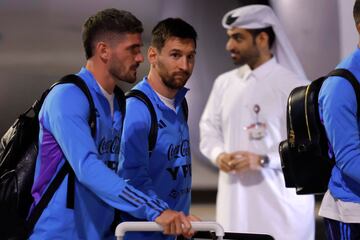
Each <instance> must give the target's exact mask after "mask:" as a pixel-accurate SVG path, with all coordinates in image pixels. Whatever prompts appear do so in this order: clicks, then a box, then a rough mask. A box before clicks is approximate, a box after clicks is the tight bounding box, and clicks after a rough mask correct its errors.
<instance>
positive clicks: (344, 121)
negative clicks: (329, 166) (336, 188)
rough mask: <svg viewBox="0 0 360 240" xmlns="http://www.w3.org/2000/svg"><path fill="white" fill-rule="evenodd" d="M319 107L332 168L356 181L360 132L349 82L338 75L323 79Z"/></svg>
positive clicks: (359, 181) (359, 158)
mask: <svg viewBox="0 0 360 240" xmlns="http://www.w3.org/2000/svg"><path fill="white" fill-rule="evenodd" d="M319 109H320V114H321V115H322V119H323V122H324V126H325V129H326V133H327V137H328V139H329V141H330V143H331V146H332V148H333V152H334V154H335V159H336V167H337V168H339V169H340V171H341V172H342V173H343V174H345V175H346V176H348V177H350V178H351V179H353V180H354V181H356V182H357V183H359V184H360V174H359V172H360V136H359V133H360V132H359V122H358V117H357V101H356V95H355V92H354V89H353V87H352V86H351V84H350V83H349V82H348V81H347V80H346V79H342V78H340V77H331V78H329V79H327V80H326V81H325V82H324V84H323V86H322V88H321V91H320V95H319Z"/></svg>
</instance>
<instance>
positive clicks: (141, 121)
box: [119, 77, 191, 240]
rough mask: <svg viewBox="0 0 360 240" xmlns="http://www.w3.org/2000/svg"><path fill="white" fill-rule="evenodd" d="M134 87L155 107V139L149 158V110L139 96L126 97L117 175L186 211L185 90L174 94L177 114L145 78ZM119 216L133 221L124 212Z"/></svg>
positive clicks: (154, 236)
mask: <svg viewBox="0 0 360 240" xmlns="http://www.w3.org/2000/svg"><path fill="white" fill-rule="evenodd" d="M134 89H138V90H141V91H143V92H144V93H145V94H146V95H147V96H148V98H149V99H150V100H151V102H152V104H153V106H154V109H155V111H156V115H157V120H158V135H157V141H156V145H155V148H154V150H153V152H152V154H151V156H150V157H149V152H148V136H149V131H150V126H151V117H150V112H149V110H148V108H147V107H146V105H145V104H144V103H143V102H141V101H140V100H139V99H137V98H135V97H131V98H128V99H127V104H126V116H125V120H124V130H123V135H122V141H121V152H120V165H119V174H120V176H121V177H123V178H124V179H126V180H127V181H128V183H129V184H131V185H133V186H135V187H136V188H138V189H140V190H142V191H143V192H145V193H146V194H148V195H150V196H152V197H158V198H160V199H162V200H164V201H166V202H167V203H168V205H169V207H170V208H171V209H174V210H177V211H183V212H184V213H185V214H188V213H189V208H190V202H191V156H190V143H189V128H188V125H187V122H186V119H185V117H184V114H183V110H182V106H181V102H182V100H183V99H184V97H185V94H186V92H187V91H188V89H186V88H182V89H180V90H179V91H178V93H177V95H176V96H175V108H176V113H175V112H174V111H173V110H172V109H170V108H169V107H167V106H166V105H165V104H164V103H163V102H162V101H161V100H160V98H159V96H158V95H157V94H156V93H155V92H154V90H153V89H152V88H151V86H150V85H149V83H148V82H147V78H146V77H145V78H144V79H143V80H142V81H141V82H139V83H138V84H137V85H136V86H135V87H134ZM122 219H123V220H126V221H128V220H132V221H134V220H136V219H134V218H132V217H130V216H128V215H126V214H123V216H122ZM125 239H133V240H135V239H174V237H165V236H164V235H162V234H161V233H130V234H126V237H125Z"/></svg>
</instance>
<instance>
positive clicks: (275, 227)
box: [200, 58, 315, 240]
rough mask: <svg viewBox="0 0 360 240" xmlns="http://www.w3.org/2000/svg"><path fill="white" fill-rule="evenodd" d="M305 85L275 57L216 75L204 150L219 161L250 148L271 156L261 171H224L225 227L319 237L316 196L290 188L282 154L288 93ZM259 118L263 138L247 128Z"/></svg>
mask: <svg viewBox="0 0 360 240" xmlns="http://www.w3.org/2000/svg"><path fill="white" fill-rule="evenodd" d="M305 84H308V82H305V81H304V80H301V79H300V78H299V77H298V76H296V75H295V74H294V73H292V72H290V71H289V70H287V69H285V68H284V67H282V66H281V65H279V64H278V63H277V62H276V60H275V59H274V58H272V59H271V60H269V61H267V62H266V63H264V64H263V65H261V66H259V67H258V68H256V69H255V70H254V71H251V70H250V69H249V67H247V66H244V67H241V68H238V69H235V70H232V71H229V72H227V73H224V74H222V75H220V76H219V77H218V78H217V79H216V81H215V83H214V86H213V89H212V91H211V94H210V97H209V99H208V102H207V105H206V107H205V110H204V113H203V115H202V117H201V120H200V136H201V140H200V150H201V152H202V153H203V154H204V155H205V156H206V157H207V158H209V159H210V160H211V161H212V162H213V163H214V164H215V160H216V158H217V156H218V155H219V154H220V153H222V152H227V153H231V152H235V151H250V152H253V153H256V154H261V155H267V156H269V159H270V164H269V167H267V168H262V169H261V170H259V171H247V172H242V173H234V172H232V173H225V172H223V171H220V174H219V182H218V195H217V205H216V220H217V221H218V222H219V223H220V224H222V225H223V227H224V229H225V230H226V231H232V232H250V233H266V234H270V235H272V236H273V237H275V239H277V240H281V239H286V240H289V239H291V240H297V239H298V240H307V239H314V234H315V233H314V232H315V226H314V225H315V214H314V198H313V196H298V195H296V193H295V190H294V189H289V188H285V181H284V177H283V173H282V171H281V164H280V156H279V153H278V146H279V143H280V141H282V140H284V139H285V138H286V104H287V98H288V96H289V94H290V92H291V90H292V89H293V88H295V87H297V86H299V85H305ZM256 105H257V106H258V107H259V108H257V110H258V113H256V111H255V109H256V108H255V106H256ZM254 123H261V124H262V126H265V130H263V132H262V135H264V136H263V137H262V138H261V139H254V138H251V137H250V134H249V130H245V129H247V128H249V127H251V126H254ZM255 125H256V124H255Z"/></svg>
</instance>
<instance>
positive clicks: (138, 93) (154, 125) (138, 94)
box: [125, 89, 189, 156]
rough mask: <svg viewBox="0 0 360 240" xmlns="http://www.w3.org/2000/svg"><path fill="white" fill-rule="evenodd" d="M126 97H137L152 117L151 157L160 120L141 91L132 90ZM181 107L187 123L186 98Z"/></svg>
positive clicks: (150, 134)
mask: <svg viewBox="0 0 360 240" xmlns="http://www.w3.org/2000/svg"><path fill="white" fill-rule="evenodd" d="M125 96H126V98H130V97H135V98H137V99H139V100H140V101H142V102H143V103H144V104H145V106H146V107H147V108H148V109H149V112H150V116H151V126H150V132H149V137H148V143H149V148H148V151H149V156H150V155H151V153H152V151H153V150H154V148H155V145H156V140H157V132H158V120H157V116H156V112H155V109H154V106H153V105H152V103H151V101H150V99H149V98H148V97H147V96H146V94H145V93H143V92H142V91H140V90H137V89H132V90H130V91H129V92H127V93H126V94H125ZM181 106H182V109H183V113H184V117H185V120H186V121H187V120H188V115H189V113H188V112H189V108H188V104H187V101H186V98H184V100H183V101H182V102H181Z"/></svg>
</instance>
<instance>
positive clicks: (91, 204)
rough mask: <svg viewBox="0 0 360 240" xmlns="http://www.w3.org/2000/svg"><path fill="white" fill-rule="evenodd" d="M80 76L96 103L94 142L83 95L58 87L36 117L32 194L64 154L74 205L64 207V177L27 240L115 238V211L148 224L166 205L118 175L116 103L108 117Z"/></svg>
mask: <svg viewBox="0 0 360 240" xmlns="http://www.w3.org/2000/svg"><path fill="white" fill-rule="evenodd" d="M78 76H80V77H81V78H82V79H83V80H84V81H85V83H86V84H87V86H88V87H89V90H90V92H91V95H92V97H93V99H94V103H95V107H96V110H97V113H96V115H97V127H96V136H95V139H94V138H93V137H92V136H91V132H90V127H89V124H88V117H89V103H88V100H87V99H86V96H85V95H84V94H83V92H82V91H81V90H80V89H79V88H77V87H76V86H75V85H72V84H62V85H59V86H56V87H55V88H54V89H53V90H52V91H51V92H50V93H49V95H48V97H47V98H46V100H45V102H44V105H43V106H42V109H41V112H40V115H39V118H40V121H41V126H40V128H41V129H40V136H39V140H40V143H39V145H40V147H39V154H38V159H37V163H36V172H35V179H34V180H35V182H34V186H33V195H34V196H35V195H36V194H39V195H41V194H42V192H43V189H45V188H46V187H47V185H48V183H49V181H50V180H51V178H49V170H48V167H47V163H49V162H50V163H52V165H51V166H54V162H56V161H57V164H56V167H55V172H56V171H58V170H59V169H60V167H61V165H62V164H63V163H64V161H65V160H64V156H65V157H66V159H67V160H68V161H69V163H70V165H71V167H72V168H73V170H74V172H75V175H76V180H75V202H74V203H75V207H74V209H67V208H66V195H67V177H66V178H65V180H64V182H63V183H62V184H61V186H60V187H59V189H58V190H57V192H56V193H55V195H54V197H53V198H52V200H51V201H50V203H49V205H48V207H47V208H46V209H45V210H44V212H43V214H42V215H41V217H40V219H39V221H38V222H37V224H36V225H35V228H34V231H33V234H32V235H31V237H30V239H114V232H112V231H110V225H111V223H112V221H113V215H114V208H117V209H120V210H122V211H125V212H128V213H130V214H132V215H134V216H136V217H138V218H143V219H146V220H149V221H153V220H154V219H155V218H156V217H157V216H158V215H159V214H160V213H161V212H162V211H163V210H164V209H167V208H168V206H167V204H166V203H165V202H162V201H161V200H157V199H152V198H150V197H148V196H146V195H144V194H143V193H142V192H140V191H138V190H135V189H134V188H133V187H132V186H130V185H129V184H127V183H126V182H125V181H124V180H123V179H121V178H119V176H118V175H117V174H116V170H117V166H118V161H119V152H120V139H121V129H122V118H123V116H122V115H121V112H120V108H119V105H118V103H117V102H116V100H114V101H115V103H114V106H115V107H114V116H113V118H112V117H111V114H110V106H109V103H108V101H107V100H106V98H105V97H104V95H103V94H102V92H101V90H100V88H99V86H98V84H97V82H96V80H95V79H94V77H93V75H92V74H91V73H90V72H89V71H88V70H87V69H85V68H82V69H81V71H80V72H79V73H78ZM44 136H45V137H44ZM54 140H55V141H54ZM59 149H60V151H59ZM59 152H60V154H59ZM43 153H46V154H43ZM50 172H51V170H50ZM52 175H55V173H54V174H52ZM48 178H49V179H48ZM44 179H45V180H44ZM47 179H48V180H47Z"/></svg>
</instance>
